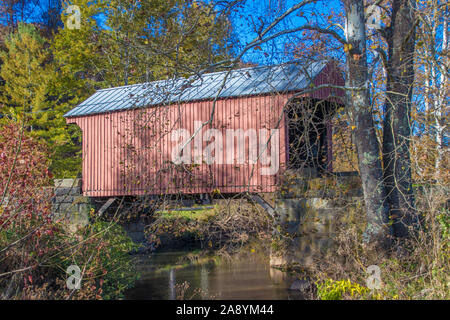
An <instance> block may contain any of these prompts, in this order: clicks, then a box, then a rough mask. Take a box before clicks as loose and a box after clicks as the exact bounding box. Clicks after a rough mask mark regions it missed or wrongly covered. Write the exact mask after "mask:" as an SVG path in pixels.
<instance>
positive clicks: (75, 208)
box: [52, 179, 91, 230]
mask: <svg viewBox="0 0 450 320" xmlns="http://www.w3.org/2000/svg"><path fill="white" fill-rule="evenodd" d="M53 192H54V198H53V204H52V212H53V216H54V217H55V218H57V219H65V220H67V221H68V223H69V227H70V229H73V230H75V229H76V228H77V227H78V226H85V225H87V224H88V223H89V211H90V208H91V204H90V200H89V197H84V196H83V195H82V194H81V180H80V179H55V180H54V189H53Z"/></svg>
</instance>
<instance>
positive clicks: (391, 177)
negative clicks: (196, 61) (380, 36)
mask: <svg viewBox="0 0 450 320" xmlns="http://www.w3.org/2000/svg"><path fill="white" fill-rule="evenodd" d="M415 6H416V5H415V0H394V1H393V3H392V18H391V24H390V27H389V28H388V30H387V37H386V38H387V43H388V65H387V67H386V71H387V83H386V92H387V94H386V104H385V111H384V112H385V114H384V116H385V118H384V123H383V164H384V181H385V187H386V194H387V196H388V197H387V199H388V202H389V208H390V217H391V219H392V220H393V231H394V236H396V237H407V236H408V235H409V234H410V231H411V229H412V227H413V225H415V224H416V223H417V216H416V214H415V210H414V195H413V189H412V182H411V159H410V139H411V97H412V90H413V83H414V45H415V31H414V30H415V17H414V11H415Z"/></svg>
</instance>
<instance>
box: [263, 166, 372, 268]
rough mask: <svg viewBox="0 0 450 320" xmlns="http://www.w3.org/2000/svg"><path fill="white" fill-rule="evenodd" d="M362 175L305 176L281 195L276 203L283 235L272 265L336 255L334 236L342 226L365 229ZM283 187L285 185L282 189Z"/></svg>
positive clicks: (274, 250) (275, 246)
mask: <svg viewBox="0 0 450 320" xmlns="http://www.w3.org/2000/svg"><path fill="white" fill-rule="evenodd" d="M358 180H359V178H358V177H357V176H354V175H348V176H346V177H342V176H341V177H327V178H313V179H305V178H304V177H298V179H297V181H296V183H293V184H290V185H289V187H287V186H286V185H284V186H283V187H285V188H284V190H285V192H284V193H283V194H281V195H279V196H278V198H277V200H276V203H275V210H276V213H277V221H276V224H277V230H278V232H279V236H277V237H275V239H274V240H273V246H272V254H271V265H272V266H279V267H287V266H294V265H298V266H303V267H307V266H309V265H311V264H312V263H313V262H314V260H315V259H324V258H326V257H327V256H328V255H333V254H335V249H336V247H335V245H334V244H335V242H334V238H335V236H336V234H337V231H338V230H339V229H340V228H345V226H346V225H350V224H352V225H357V226H358V227H360V228H364V210H363V203H364V201H363V198H362V197H361V196H360V195H361V194H362V191H361V185H360V181H358ZM282 190H283V188H282Z"/></svg>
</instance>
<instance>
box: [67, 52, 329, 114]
mask: <svg viewBox="0 0 450 320" xmlns="http://www.w3.org/2000/svg"><path fill="white" fill-rule="evenodd" d="M326 64H327V62H326V61H318V62H313V63H310V64H309V65H308V66H305V65H304V64H300V63H298V62H291V63H286V64H279V65H274V66H261V67H252V68H243V69H238V70H232V71H231V72H229V71H221V72H214V73H208V74H203V75H202V76H200V77H198V76H193V77H190V78H187V79H186V78H178V79H169V80H161V81H154V82H148V83H142V84H135V85H129V86H123V87H115V88H109V89H102V90H98V91H97V92H96V93H94V94H93V95H92V96H90V97H89V98H88V99H86V100H85V101H84V102H82V103H80V104H79V105H78V106H76V107H75V108H73V109H72V110H70V111H69V112H67V113H66V114H65V115H64V116H65V117H77V116H85V115H91V114H99V113H107V112H112V111H118V110H124V109H132V108H138V107H145V106H151V105H159V104H171V103H178V102H188V101H198V100H207V99H214V98H215V97H216V96H217V97H218V98H227V97H240V96H250V95H259V94H268V93H272V92H288V91H296V90H300V89H304V88H305V87H307V86H308V85H309V84H310V82H311V80H312V79H314V77H315V76H317V75H318V74H319V73H320V72H321V71H322V70H323V68H324V67H325V66H326ZM227 74H228V76H227ZM225 76H227V78H226V81H225V85H223V83H224V79H225Z"/></svg>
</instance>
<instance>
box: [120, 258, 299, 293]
mask: <svg viewBox="0 0 450 320" xmlns="http://www.w3.org/2000/svg"><path fill="white" fill-rule="evenodd" d="M136 259H137V260H136V261H137V262H136V263H137V265H136V267H137V271H138V272H139V274H140V279H139V280H137V281H136V283H135V286H134V288H131V289H129V290H128V291H127V292H126V295H125V298H126V299H138V300H147V299H150V300H175V299H177V298H178V299H202V300H210V299H219V300H221V299H224V300H241V299H246V300H269V299H270V300H288V299H291V300H299V299H303V297H302V295H301V294H300V292H299V291H293V290H289V287H290V285H291V283H292V279H289V277H286V274H284V273H283V272H281V271H279V270H277V269H274V268H271V267H270V266H269V258H268V256H267V254H261V253H255V252H253V250H252V251H250V252H249V253H247V254H244V255H243V254H237V255H234V256H227V257H226V258H225V257H219V256H217V255H204V254H199V252H198V251H189V250H183V251H162V252H156V253H152V254H147V255H139V256H138V257H136ZM183 292H184V293H183Z"/></svg>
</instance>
